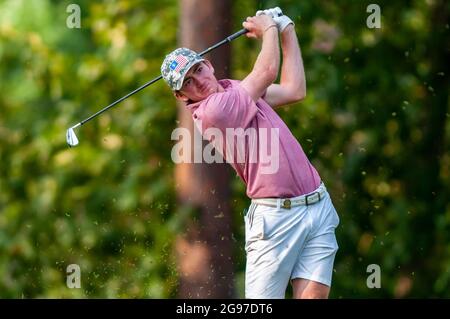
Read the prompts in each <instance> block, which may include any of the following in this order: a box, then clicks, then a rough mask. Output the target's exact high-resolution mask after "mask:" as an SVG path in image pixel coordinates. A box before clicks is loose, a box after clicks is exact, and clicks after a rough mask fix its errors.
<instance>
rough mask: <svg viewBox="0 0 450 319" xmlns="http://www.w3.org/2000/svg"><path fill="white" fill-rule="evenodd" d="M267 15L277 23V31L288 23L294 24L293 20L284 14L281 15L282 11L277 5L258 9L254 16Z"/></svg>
mask: <svg viewBox="0 0 450 319" xmlns="http://www.w3.org/2000/svg"><path fill="white" fill-rule="evenodd" d="M261 15H267V16H270V17H272V19H273V21H275V23H276V24H277V27H278V31H280V33H281V32H283V31H284V29H286V27H287V26H288V25H289V24H292V25H294V22H293V21H292V20H291V19H290V18H289V17H288V16H286V15H283V12H282V11H281V9H280V8H279V7H275V8H271V9H267V10H259V11H257V12H256V16H261Z"/></svg>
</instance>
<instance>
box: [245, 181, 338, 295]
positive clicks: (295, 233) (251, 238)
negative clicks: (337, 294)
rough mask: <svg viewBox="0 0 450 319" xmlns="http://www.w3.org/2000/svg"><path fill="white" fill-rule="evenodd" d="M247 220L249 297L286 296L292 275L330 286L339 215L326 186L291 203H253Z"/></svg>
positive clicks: (247, 280) (246, 241)
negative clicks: (312, 198)
mask: <svg viewBox="0 0 450 319" xmlns="http://www.w3.org/2000/svg"><path fill="white" fill-rule="evenodd" d="M321 187H322V188H324V189H325V186H323V184H322V185H321V186H320V187H319V188H321ZM325 191H326V190H325ZM244 220H245V251H246V252H247V265H246V272H245V297H246V298H262V299H265V298H273V299H275V298H284V296H285V292H286V288H287V285H288V283H289V280H290V279H294V278H304V279H308V280H313V281H316V282H319V283H322V284H325V285H327V286H331V277H332V274H333V263H334V257H335V255H336V252H337V250H338V244H337V241H336V236H335V234H334V230H335V228H336V227H337V226H338V224H339V217H338V214H337V212H336V210H335V208H334V206H333V203H332V202H331V198H330V195H329V194H328V192H326V195H325V196H324V198H322V199H321V200H320V201H319V202H317V203H314V204H312V205H309V206H304V205H302V206H296V207H291V208H290V209H285V208H281V207H280V208H274V207H268V206H263V205H257V204H254V203H252V204H251V205H250V207H249V210H248V212H247V214H246V215H245V216H244Z"/></svg>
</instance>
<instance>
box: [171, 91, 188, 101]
mask: <svg viewBox="0 0 450 319" xmlns="http://www.w3.org/2000/svg"><path fill="white" fill-rule="evenodd" d="M173 95H174V96H175V98H176V99H177V100H179V101H183V102H187V101H189V98H188V97H187V96H186V95H184V94H183V93H181V91H173Z"/></svg>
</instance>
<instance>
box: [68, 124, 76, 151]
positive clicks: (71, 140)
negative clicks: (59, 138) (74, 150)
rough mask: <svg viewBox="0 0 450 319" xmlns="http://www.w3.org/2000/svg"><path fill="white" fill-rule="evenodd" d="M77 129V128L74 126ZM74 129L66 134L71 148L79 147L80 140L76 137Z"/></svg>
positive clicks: (70, 129)
mask: <svg viewBox="0 0 450 319" xmlns="http://www.w3.org/2000/svg"><path fill="white" fill-rule="evenodd" d="M74 127H75V126H74ZM74 127H71V128H69V129H68V130H67V132H66V140H67V144H69V146H70V147H73V146H77V145H78V138H77V136H76V135H75V132H74V130H73V128H74Z"/></svg>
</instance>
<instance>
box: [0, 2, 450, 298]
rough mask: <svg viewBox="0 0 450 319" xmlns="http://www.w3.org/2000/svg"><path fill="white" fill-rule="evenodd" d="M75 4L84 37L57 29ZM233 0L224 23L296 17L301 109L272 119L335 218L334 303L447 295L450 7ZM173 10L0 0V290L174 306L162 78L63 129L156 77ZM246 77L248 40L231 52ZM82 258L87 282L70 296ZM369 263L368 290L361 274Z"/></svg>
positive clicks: (171, 120) (240, 269) (238, 227)
mask: <svg viewBox="0 0 450 319" xmlns="http://www.w3.org/2000/svg"><path fill="white" fill-rule="evenodd" d="M70 3H76V4H79V5H80V7H81V29H69V28H67V27H66V19H67V17H68V16H69V13H67V12H66V8H67V6H68V5H69V4H70ZM370 3H371V2H370V1H350V0H342V1H336V2H331V1H325V0H321V1H312V0H308V1H297V0H296V1H294V0H292V1H289V0H279V1H255V0H251V1H245V2H244V1H235V2H234V4H233V9H232V12H233V15H232V21H233V30H236V31H237V30H239V29H240V28H241V21H243V19H245V17H247V16H249V15H253V14H254V12H255V11H256V10H258V9H264V8H268V7H272V6H280V7H281V8H282V9H283V11H284V12H285V13H286V14H288V15H289V16H290V17H291V18H292V19H293V20H294V22H295V23H296V30H297V34H298V37H299V42H300V45H301V47H302V51H303V59H304V63H305V70H306V76H307V87H308V91H307V98H306V100H305V101H304V102H302V103H299V104H295V105H293V106H291V107H288V108H285V109H281V110H280V111H279V114H280V115H281V117H282V118H283V119H284V120H285V121H286V123H287V124H288V126H289V127H290V128H291V130H292V131H293V133H294V135H295V136H296V137H297V138H298V140H299V141H300V143H301V145H302V146H303V148H304V150H305V152H306V153H307V155H308V156H309V158H310V160H311V161H312V163H313V165H315V167H316V168H317V169H318V171H319V173H320V175H321V177H322V179H323V180H324V181H325V183H326V185H327V187H328V189H329V191H330V194H331V196H332V198H333V202H334V204H335V206H336V209H337V211H338V212H339V214H340V217H341V224H340V226H339V228H338V229H337V237H338V242H339V245H340V250H339V252H338V254H337V257H336V263H335V271H334V279H333V288H332V291H331V297H333V298H379V297H388V298H393V297H395V298H403V297H406V298H408V297H447V298H448V297H450V204H449V201H448V198H450V194H449V193H450V191H449V189H450V181H449V176H450V153H449V138H450V120H449V117H450V114H449V74H450V70H449V61H450V49H449V46H450V37H449V33H450V30H449V22H448V21H449V19H448V14H449V12H450V3H449V2H446V1H440V0H427V1H395V2H392V1H378V2H377V4H378V5H380V7H381V14H382V20H381V23H382V28H381V29H369V28H368V27H367V26H366V19H367V17H368V16H369V14H370V13H367V12H366V8H367V5H368V4H370ZM179 10H180V8H179V3H178V1H176V0H158V1H143V0H142V1H138V0H131V1H125V0H123V1H106V0H105V1H95V2H94V1H87V0H83V1H81V0H80V1H50V0H29V1H25V0H0V163H1V164H0V297H2V298H39V297H44V298H48V297H51V298H61V297H63V298H74V297H75V298H86V297H87V298H99V297H100V298H120V297H129V298H173V297H176V296H177V282H178V272H177V264H176V260H175V257H174V249H173V241H174V238H175V236H176V234H178V233H179V232H181V231H183V229H184V228H183V227H184V225H185V217H183V216H185V215H183V214H181V213H180V211H182V207H178V206H177V204H176V202H177V201H176V194H175V188H174V183H175V181H174V174H173V170H174V163H173V162H172V160H171V156H170V154H171V148H172V146H173V144H174V143H173V141H171V139H170V135H171V132H172V130H173V129H174V128H176V126H177V110H176V104H175V100H174V99H173V97H172V95H171V92H170V90H169V89H168V88H167V87H166V86H165V85H164V83H163V82H162V81H160V82H158V83H156V84H154V85H152V86H150V87H148V88H146V89H145V90H144V91H142V92H140V93H139V94H137V95H135V96H134V97H133V98H130V99H127V100H126V101H125V102H123V103H122V104H121V105H120V106H118V107H117V108H115V109H113V110H111V111H109V112H107V113H105V114H103V115H102V116H100V117H99V118H97V119H96V120H93V121H92V122H90V123H89V124H87V125H86V126H83V127H82V129H80V130H78V131H77V133H78V137H79V138H80V145H79V146H78V147H77V148H74V149H70V148H68V147H67V145H66V142H65V130H66V129H67V128H68V127H70V126H72V125H73V124H75V123H77V122H79V121H80V120H82V119H84V118H86V117H87V116H89V115H90V114H92V113H94V112H95V111H97V110H99V109H100V108H102V107H104V106H106V105H108V104H109V103H110V102H112V101H114V100H116V99H117V98H119V97H121V96H123V95H125V94H126V93H128V92H129V91H131V90H133V89H135V88H137V87H138V86H140V85H141V84H143V83H145V82H147V81H148V80H150V79H152V78H153V77H155V76H157V75H159V67H160V64H161V62H162V60H163V58H164V55H165V54H166V53H168V52H169V51H171V50H172V49H174V48H175V47H176V46H177V34H178V32H179V30H178V25H179V23H178V18H179V15H180V12H179ZM231 45H232V57H233V59H232V65H231V74H232V77H233V78H236V79H242V78H243V77H244V76H245V75H246V74H247V73H248V72H249V71H250V70H251V67H252V65H253V62H254V60H255V58H256V56H257V54H258V52H259V51H258V49H259V44H258V43H257V42H255V41H253V40H248V39H246V38H244V37H242V38H240V39H237V40H235V41H234V42H233V43H232V44H231ZM232 181H233V183H232V185H231V186H232V190H233V193H232V194H233V195H232V207H233V212H234V213H233V214H235V217H236V218H235V219H234V220H235V224H234V225H233V238H235V239H236V241H235V245H236V249H235V256H234V258H235V263H234V264H235V273H236V296H237V297H243V295H244V291H243V273H244V267H245V263H244V260H245V258H244V257H245V255H244V254H245V252H244V250H243V246H244V238H243V236H244V226H243V223H242V222H241V221H242V218H240V214H241V213H242V210H243V209H244V208H245V207H246V206H247V205H248V204H249V200H248V199H247V198H246V196H245V188H244V185H243V184H242V183H241V182H240V181H239V180H238V179H237V178H233V180H232ZM72 263H74V264H78V265H80V267H81V270H82V279H81V281H82V288H81V289H69V288H67V286H66V267H67V265H69V264H72ZM370 264H378V265H380V267H381V277H382V279H381V288H380V289H369V288H368V287H367V286H366V279H367V276H368V275H369V274H368V273H367V272H366V269H367V266H368V265H370Z"/></svg>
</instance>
